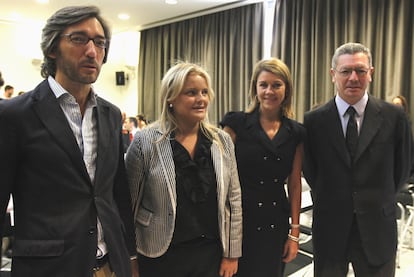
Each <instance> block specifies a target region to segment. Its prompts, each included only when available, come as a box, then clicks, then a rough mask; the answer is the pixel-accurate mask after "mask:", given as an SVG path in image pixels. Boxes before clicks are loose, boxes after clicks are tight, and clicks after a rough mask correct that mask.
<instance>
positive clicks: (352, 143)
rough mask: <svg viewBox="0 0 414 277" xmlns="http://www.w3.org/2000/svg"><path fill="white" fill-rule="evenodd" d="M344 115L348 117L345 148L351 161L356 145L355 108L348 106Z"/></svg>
mask: <svg viewBox="0 0 414 277" xmlns="http://www.w3.org/2000/svg"><path fill="white" fill-rule="evenodd" d="M346 113H347V114H348V115H349V120H348V125H347V126H346V137H345V139H346V146H347V147H348V151H349V154H350V155H351V159H352V160H353V159H354V156H355V151H356V147H357V143H358V127H357V123H356V120H355V114H356V111H355V108H354V107H352V106H349V107H348V109H347V110H346Z"/></svg>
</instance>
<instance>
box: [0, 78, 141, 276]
mask: <svg viewBox="0 0 414 277" xmlns="http://www.w3.org/2000/svg"><path fill="white" fill-rule="evenodd" d="M94 112H96V115H97V122H98V148H97V151H98V155H97V161H96V173H95V181H94V183H92V182H91V180H90V178H89V175H88V173H87V170H86V167H85V164H84V162H83V158H82V154H81V152H80V150H79V147H78V144H77V142H76V139H75V137H74V135H73V133H72V130H71V128H70V127H69V124H68V123H67V119H66V117H65V115H64V113H63V111H62V110H61V108H60V106H59V103H58V101H57V99H56V97H55V95H54V94H53V92H52V91H51V89H50V87H49V85H48V82H47V81H46V80H45V81H43V82H42V83H40V84H39V86H37V87H36V88H35V89H34V90H33V91H31V92H28V93H26V94H24V95H22V96H20V97H16V98H13V99H11V100H10V101H2V102H1V104H0V130H1V131H0V157H1V159H0V176H1V186H0V211H1V214H0V226H3V221H4V214H5V210H6V206H7V201H8V198H9V194H10V193H12V194H13V199H14V212H15V214H14V215H15V229H14V230H15V241H14V244H13V245H14V248H13V256H14V257H13V265H12V276H13V277H20V276H21V277H26V276H31V277H45V276H53V277H61V276H62V277H63V276H66V277H74V276H76V277H91V276H92V274H93V272H92V268H93V266H94V265H95V259H96V247H97V216H99V219H100V221H101V223H102V227H103V231H104V236H105V242H106V243H107V245H108V250H109V259H110V264H111V266H112V269H113V270H114V271H115V272H116V276H117V277H130V276H131V266H130V259H129V255H130V254H134V253H135V250H134V249H135V242H134V231H133V222H132V212H131V211H132V210H131V202H130V193H129V188H128V185H127V181H126V176H125V167H124V161H123V144H122V139H121V121H122V120H121V113H120V111H119V109H118V108H116V107H115V106H114V105H112V104H110V103H109V102H106V101H105V100H103V99H101V98H99V97H98V99H97V108H96V109H95V111H94ZM126 246H128V247H129V251H128V250H127V248H126ZM128 252H129V253H128Z"/></svg>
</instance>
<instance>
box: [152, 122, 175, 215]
mask: <svg viewBox="0 0 414 277" xmlns="http://www.w3.org/2000/svg"><path fill="white" fill-rule="evenodd" d="M158 131H159V132H160V133H161V134H162V132H161V130H158ZM168 137H169V135H168ZM158 139H159V137H158V138H155V140H158ZM155 147H156V151H157V155H158V159H159V161H160V164H161V167H162V170H163V172H164V176H165V181H166V182H167V189H168V193H169V195H170V199H171V202H172V207H173V209H174V210H175V208H176V206H177V194H176V181H175V163H174V154H173V151H172V147H171V142H170V140H169V139H166V138H163V139H161V140H160V141H157V142H155ZM174 212H175V211H174Z"/></svg>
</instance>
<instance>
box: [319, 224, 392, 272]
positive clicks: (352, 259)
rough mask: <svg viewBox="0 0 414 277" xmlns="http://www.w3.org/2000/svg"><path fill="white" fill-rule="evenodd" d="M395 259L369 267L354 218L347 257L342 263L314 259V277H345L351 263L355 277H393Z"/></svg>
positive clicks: (321, 258)
mask: <svg viewBox="0 0 414 277" xmlns="http://www.w3.org/2000/svg"><path fill="white" fill-rule="evenodd" d="M395 258H396V256H395V255H394V257H393V258H391V259H390V260H389V261H387V262H386V263H384V264H382V265H380V266H372V265H370V264H369V262H368V259H367V256H366V255H365V252H364V249H363V248H362V242H361V237H360V233H359V231H358V225H357V221H356V219H355V217H354V221H353V224H352V230H351V236H350V238H349V248H348V253H347V257H346V258H345V259H344V260H342V261H334V260H332V259H329V257H315V260H314V276H315V277H333V276H335V277H346V276H347V273H348V269H349V264H350V263H351V265H352V268H353V270H354V273H355V277H393V276H395Z"/></svg>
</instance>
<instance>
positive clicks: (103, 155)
mask: <svg viewBox="0 0 414 277" xmlns="http://www.w3.org/2000/svg"><path fill="white" fill-rule="evenodd" d="M93 112H94V113H95V115H96V120H97V124H98V148H97V151H98V153H99V155H97V158H96V159H97V160H96V170H95V183H99V182H98V181H99V180H98V178H99V176H102V174H101V172H102V170H105V161H107V159H110V158H111V157H107V153H108V151H107V149H108V144H109V141H110V136H111V134H112V133H113V128H115V126H111V124H110V123H111V122H110V116H109V107H108V106H106V105H105V104H103V103H102V101H100V99H99V98H97V107H96V108H95V109H94V111H93ZM112 158H113V157H112Z"/></svg>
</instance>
